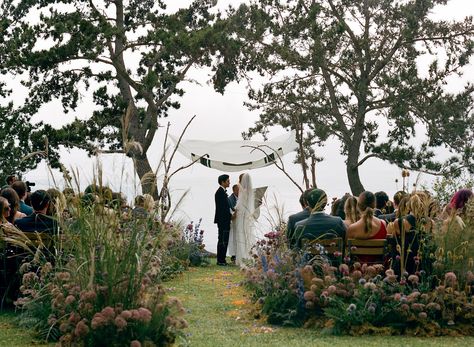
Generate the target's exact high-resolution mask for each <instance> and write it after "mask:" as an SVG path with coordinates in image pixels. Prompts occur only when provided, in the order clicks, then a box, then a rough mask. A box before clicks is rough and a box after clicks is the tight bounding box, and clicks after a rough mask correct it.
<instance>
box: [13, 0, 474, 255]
mask: <svg viewBox="0 0 474 347" xmlns="http://www.w3.org/2000/svg"><path fill="white" fill-rule="evenodd" d="M168 3H170V4H172V6H171V9H173V6H185V5H186V4H188V3H189V1H184V0H183V1H173V2H170V1H168ZM237 3H238V1H220V2H219V4H220V6H222V7H225V6H227V5H228V4H237ZM467 15H474V1H471V0H455V1H451V2H450V5H449V7H447V8H444V9H442V10H439V11H436V12H435V13H434V14H433V16H434V17H436V18H447V19H449V18H456V19H460V18H462V17H464V16H467ZM428 61H429V60H428V58H427V59H426V61H423V60H421V61H420V68H421V69H423V67H424V66H427V65H426V64H427V62H428ZM208 76H209V71H207V70H199V69H195V70H194V71H193V72H192V74H191V76H190V77H191V79H194V80H196V81H197V82H199V84H196V83H190V82H185V83H184V84H183V85H182V86H183V88H184V90H185V91H186V93H185V95H184V96H183V97H182V98H181V99H180V103H181V105H182V106H181V108H180V109H179V110H172V111H171V112H170V116H169V118H168V119H167V120H165V119H163V120H161V125H162V126H164V125H166V122H167V121H168V120H169V121H170V122H171V123H172V125H171V130H170V131H171V133H172V134H174V135H179V134H180V132H181V129H183V128H184V126H185V125H186V123H187V122H188V121H189V119H190V118H191V117H192V116H193V115H196V116H197V117H196V119H195V120H194V122H193V123H192V124H191V126H190V127H189V130H188V132H187V133H186V136H185V137H186V138H187V139H203V140H213V141H220V140H229V139H234V140H238V139H241V133H242V132H244V131H246V130H247V129H248V128H249V127H251V126H252V125H253V124H254V122H255V121H256V120H257V119H258V113H255V112H250V111H249V110H248V109H247V108H246V107H244V106H243V102H244V101H246V100H247V93H246V89H245V86H244V85H243V84H237V83H233V84H231V85H229V87H228V88H227V90H226V93H225V94H224V95H220V94H218V93H216V92H214V90H213V89H212V86H210V85H208V84H207V80H208V79H209V78H208ZM473 76H474V69H473V67H472V65H471V66H469V68H468V69H467V70H466V77H465V78H463V79H462V80H455V79H453V81H450V83H449V85H448V88H450V89H451V90H456V89H457V88H458V87H459V86H460V85H462V83H463V82H465V81H466V80H467V78H468V79H469V80H470V81H473ZM24 92H25V91H24V90H23V92H22V91H21V89H19V90H18V93H16V94H17V95H22V93H23V95H24ZM18 100H19V99H18ZM82 101H83V102H82V103H81V104H80V106H79V107H78V109H77V110H76V111H74V112H70V113H69V114H68V115H64V113H63V110H62V108H61V105H60V103H59V102H53V103H51V104H49V105H46V106H45V107H43V109H42V112H41V113H40V114H39V115H37V116H35V120H36V121H39V120H43V121H45V122H47V123H50V124H52V125H53V126H55V127H60V126H61V125H63V124H65V123H67V122H70V121H72V120H73V119H74V117H76V116H78V117H81V118H83V117H84V116H85V115H88V114H91V111H92V110H93V105H92V99H91V98H90V95H88V94H87V93H84V96H83V100H82ZM381 126H382V127H383V124H381ZM420 130H421V132H418V133H419V134H420V136H422V129H420ZM283 131H284V130H283V129H279V128H275V129H273V130H272V132H271V134H270V138H271V137H273V136H278V135H280V134H282V133H283ZM164 133H165V128H160V130H159V131H158V132H157V135H156V138H155V141H154V142H153V145H152V147H151V148H150V150H149V151H148V157H149V159H150V162H151V164H152V167H154V168H156V167H157V165H158V162H159V159H160V157H161V153H162V148H163V142H162V141H163V136H164ZM255 139H258V137H255ZM415 141H416V142H418V143H420V142H421V141H422V137H420V138H418V139H415ZM317 155H318V156H320V157H323V158H324V161H322V162H321V163H319V164H318V165H317V169H316V170H317V184H318V186H319V187H320V188H322V189H324V190H325V191H326V192H327V194H328V196H329V198H332V197H340V196H342V195H343V194H344V193H346V192H350V190H349V186H348V183H347V178H346V172H345V164H344V157H342V156H341V155H340V154H339V143H338V142H337V141H336V140H329V141H328V142H327V144H326V145H325V146H324V147H322V148H320V149H318V151H317ZM445 155H446V153H443V152H442V151H441V152H440V156H445ZM61 159H62V162H63V164H64V165H65V166H66V167H67V168H73V169H74V170H77V171H78V172H79V174H80V183H81V186H82V189H84V188H85V186H86V185H87V184H89V183H90V182H91V180H92V177H93V172H94V166H96V165H97V161H100V162H101V165H102V168H103V174H104V181H105V182H106V183H107V184H109V185H110V186H111V187H112V189H114V190H121V191H123V192H124V193H125V194H126V195H127V196H128V199H129V200H132V198H133V197H134V196H135V195H136V194H138V193H140V188H139V180H138V178H137V177H135V176H134V172H133V165H132V162H131V160H130V159H129V158H126V157H125V156H123V155H110V154H107V155H100V156H99V157H98V158H89V157H87V155H86V154H85V152H84V151H82V150H78V149H75V150H70V151H68V150H62V152H61ZM293 159H294V154H290V155H288V156H286V157H285V158H284V162H285V166H286V168H287V171H288V172H289V173H290V174H291V176H292V177H294V178H295V180H296V181H298V182H300V183H301V182H302V175H301V170H300V167H299V166H298V165H295V164H293V163H292V161H293ZM229 160H231V158H229ZM187 163H188V161H187V159H185V158H184V157H183V156H181V155H180V154H177V155H176V159H175V163H174V164H173V167H175V168H178V167H180V166H181V165H185V164H187ZM221 173H222V172H219V171H217V170H214V169H209V168H206V167H204V166H201V165H194V166H192V167H190V168H189V169H186V170H184V171H181V172H180V173H178V174H177V175H176V176H174V177H173V178H172V180H171V182H170V187H171V189H172V195H173V200H174V201H177V200H178V198H179V196H181V195H182V194H183V193H185V192H187V195H186V197H185V199H184V201H183V203H182V205H181V206H180V208H179V210H178V211H177V212H176V214H175V215H174V219H176V220H182V221H183V222H184V223H187V222H189V221H197V220H198V219H199V218H202V229H204V230H205V243H206V245H207V248H208V249H209V250H211V251H215V250H216V240H217V228H216V226H215V225H214V224H213V217H214V193H215V191H216V189H217V187H218V185H217V177H218V175H220V174H221ZM249 173H250V175H251V176H252V178H253V185H254V187H258V186H268V190H267V205H268V208H269V209H272V206H273V205H275V204H277V205H278V206H280V207H283V208H284V212H285V218H286V217H287V216H288V215H289V214H291V213H294V212H297V211H299V210H300V207H299V204H298V198H299V195H300V193H299V191H298V189H297V188H296V187H295V186H294V185H293V184H292V183H291V182H290V181H289V180H288V178H287V177H285V175H284V174H283V173H281V172H280V171H279V170H278V169H276V168H275V167H274V166H270V167H266V168H262V169H257V170H252V171H250V172H249ZM238 175H239V173H231V174H230V176H231V184H233V183H237V179H238ZM360 175H361V178H362V182H363V184H364V186H365V188H366V189H367V190H371V191H374V192H375V191H379V190H384V191H386V192H387V193H388V194H389V196H392V195H393V194H394V193H395V192H396V191H397V190H398V189H400V188H401V183H400V182H401V175H400V170H399V169H398V168H396V167H395V166H393V165H390V164H388V163H386V162H383V161H381V160H379V159H375V158H372V159H369V160H367V161H366V162H365V163H364V164H363V166H362V167H361V170H360ZM53 176H54V180H53V178H52V177H51V175H50V174H48V170H47V168H46V166H45V164H44V163H42V164H41V165H40V166H39V167H38V169H36V170H33V171H31V172H28V173H27V174H26V175H25V176H24V178H25V179H27V180H30V181H33V182H36V183H37V185H36V187H35V188H36V189H39V188H46V187H49V186H52V185H57V186H59V187H60V188H62V187H63V186H64V183H63V181H62V178H61V175H60V174H59V173H57V172H54V173H53ZM416 176H417V173H415V172H413V173H412V174H411V177H410V180H411V182H410V185H411V184H412V183H413V182H414V181H415V179H416ZM396 179H398V180H399V183H398V185H397V184H396V183H395V180H396ZM54 181H55V182H54ZM419 181H420V183H423V184H425V185H430V184H431V182H432V181H433V177H431V176H427V175H422V176H420V180H419ZM228 192H229V193H230V189H229V190H228ZM264 209H265V208H264ZM273 214H274V213H273ZM267 217H268V213H267V212H265V211H263V212H262V215H261V217H260V219H259V223H258V227H257V228H258V230H259V232H260V233H265V232H267V231H269V230H270V223H269V222H268V221H267Z"/></svg>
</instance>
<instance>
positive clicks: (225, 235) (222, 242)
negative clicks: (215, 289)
mask: <svg viewBox="0 0 474 347" xmlns="http://www.w3.org/2000/svg"><path fill="white" fill-rule="evenodd" d="M217 181H218V183H219V186H220V187H219V188H218V189H217V191H216V194H215V195H214V200H215V202H216V214H215V216H214V223H216V224H217V229H218V231H219V234H218V238H217V265H220V266H226V265H227V262H226V260H225V256H226V253H227V246H228V244H229V232H230V220H231V217H232V215H231V209H230V206H229V199H228V197H227V193H226V191H225V190H226V188H228V187H229V185H230V179H229V175H220V176H219V178H218V179H217Z"/></svg>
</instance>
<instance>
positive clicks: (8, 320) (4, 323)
mask: <svg viewBox="0 0 474 347" xmlns="http://www.w3.org/2000/svg"><path fill="white" fill-rule="evenodd" d="M15 317H16V313H15V312H13V311H2V312H0V346H1V347H4V346H5V347H7V346H8V347H26V346H36V347H40V346H45V347H46V346H54V344H44V343H41V342H39V341H37V340H35V339H34V337H33V335H32V331H29V330H25V329H20V328H18V327H16V326H15V325H14V324H13V321H14V319H15Z"/></svg>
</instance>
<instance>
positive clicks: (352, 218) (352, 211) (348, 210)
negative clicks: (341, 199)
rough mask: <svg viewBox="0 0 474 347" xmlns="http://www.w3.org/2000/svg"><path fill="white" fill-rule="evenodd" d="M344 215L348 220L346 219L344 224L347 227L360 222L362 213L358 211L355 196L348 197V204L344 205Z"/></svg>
mask: <svg viewBox="0 0 474 347" xmlns="http://www.w3.org/2000/svg"><path fill="white" fill-rule="evenodd" d="M344 213H345V215H346V219H344V224H345V225H346V226H347V227H349V226H350V225H352V224H354V223H355V222H357V221H358V220H359V218H360V213H359V210H358V209H357V198H356V197H355V196H349V197H347V199H346V202H345V203H344Z"/></svg>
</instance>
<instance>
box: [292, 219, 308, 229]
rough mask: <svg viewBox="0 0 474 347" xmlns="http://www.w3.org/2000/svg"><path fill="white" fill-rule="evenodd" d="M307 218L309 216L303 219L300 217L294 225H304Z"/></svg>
mask: <svg viewBox="0 0 474 347" xmlns="http://www.w3.org/2000/svg"><path fill="white" fill-rule="evenodd" d="M308 219H309V217H308V218H305V219H302V220H300V221H297V222H296V223H295V227H299V226H304V225H305V223H306V222H307V221H308Z"/></svg>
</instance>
